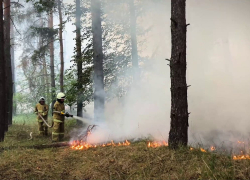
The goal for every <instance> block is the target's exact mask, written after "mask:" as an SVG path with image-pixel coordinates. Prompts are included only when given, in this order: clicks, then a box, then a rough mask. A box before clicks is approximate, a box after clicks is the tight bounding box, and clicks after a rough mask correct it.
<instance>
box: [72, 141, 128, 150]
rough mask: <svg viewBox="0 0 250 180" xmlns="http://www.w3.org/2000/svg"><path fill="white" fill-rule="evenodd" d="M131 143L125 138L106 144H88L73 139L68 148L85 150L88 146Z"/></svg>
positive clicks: (126, 144)
mask: <svg viewBox="0 0 250 180" xmlns="http://www.w3.org/2000/svg"><path fill="white" fill-rule="evenodd" d="M130 144H131V143H130V142H129V141H128V140H126V141H124V142H122V143H120V142H119V143H118V144H115V143H114V141H113V140H112V141H111V142H110V143H107V144H99V145H98V144H89V143H86V142H83V141H78V140H76V141H73V142H72V143H71V146H70V148H71V149H74V150H87V149H89V148H96V147H106V146H129V145H130Z"/></svg>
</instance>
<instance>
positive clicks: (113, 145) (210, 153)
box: [0, 121, 250, 180]
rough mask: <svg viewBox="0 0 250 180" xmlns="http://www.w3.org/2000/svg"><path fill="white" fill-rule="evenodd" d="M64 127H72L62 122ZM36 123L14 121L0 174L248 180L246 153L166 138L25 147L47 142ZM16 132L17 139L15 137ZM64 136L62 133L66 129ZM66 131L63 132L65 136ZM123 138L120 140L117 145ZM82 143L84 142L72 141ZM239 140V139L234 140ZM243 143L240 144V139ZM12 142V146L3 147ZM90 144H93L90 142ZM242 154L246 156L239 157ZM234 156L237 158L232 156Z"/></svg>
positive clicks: (4, 176)
mask: <svg viewBox="0 0 250 180" xmlns="http://www.w3.org/2000/svg"><path fill="white" fill-rule="evenodd" d="M67 123H68V124H67V125H66V130H67V131H66V132H69V130H70V129H71V128H72V127H73V125H74V121H68V122H67ZM30 130H36V125H34V126H33V125H23V124H15V125H14V126H12V127H11V128H10V131H9V132H8V133H7V138H6V142H4V143H0V147H5V149H4V150H2V151H0V159H1V161H0V179H3V180H4V179H6V180H7V179H8V180H9V179H46V180H48V179H72V180H73V179H85V180H87V179H89V180H91V179H145V180H147V179H249V177H250V168H249V167H250V160H248V159H249V158H248V157H249V156H247V155H244V152H243V151H242V153H243V154H240V155H239V156H236V155H235V156H236V159H235V157H234V156H231V155H223V154H221V153H220V154H219V153H218V150H219V147H216V146H211V147H208V148H201V147H190V148H181V149H179V150H176V151H173V150H171V149H169V147H168V145H167V143H166V142H152V141H150V142H149V141H147V140H142V141H140V142H130V141H126V140H125V141H124V142H120V143H119V142H113V141H111V142H108V143H105V144H104V145H103V144H100V145H98V146H97V145H96V147H88V148H82V149H80V148H78V149H77V148H73V149H72V146H71V147H60V148H46V149H41V150H37V149H33V148H27V147H28V146H30V145H34V144H41V145H42V144H50V137H46V138H41V137H38V136H37V135H36V134H35V135H34V140H33V141H28V140H27V139H28V138H29V132H30ZM20 135H22V138H20ZM67 136H68V134H67ZM67 136H66V137H67ZM123 143H124V145H123ZM80 144H81V145H82V146H83V145H86V144H84V141H82V142H81V141H79V142H75V144H72V145H75V147H77V146H78V145H80ZM240 144H243V143H240ZM244 144H245V143H244ZM13 145H15V146H17V147H15V148H12V149H8V148H7V147H11V146H13ZM91 146H95V145H91ZM242 155H244V156H246V158H245V157H244V156H242ZM237 158H240V160H238V159H237Z"/></svg>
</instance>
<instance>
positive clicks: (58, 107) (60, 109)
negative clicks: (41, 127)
mask: <svg viewBox="0 0 250 180" xmlns="http://www.w3.org/2000/svg"><path fill="white" fill-rule="evenodd" d="M54 111H58V112H63V113H65V106H64V103H60V102H58V101H56V102H55V104H54V108H53V112H54ZM53 120H54V122H56V121H57V120H59V121H64V115H62V114H59V113H53Z"/></svg>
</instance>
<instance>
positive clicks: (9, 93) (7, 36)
mask: <svg viewBox="0 0 250 180" xmlns="http://www.w3.org/2000/svg"><path fill="white" fill-rule="evenodd" d="M4 36H5V38H4V39H5V41H4V45H5V46H4V52H5V61H6V70H7V78H6V82H7V83H8V91H7V98H8V104H6V106H7V111H6V113H7V115H8V124H12V104H13V79H12V67H11V55H10V0H4ZM8 124H6V127H5V128H6V129H5V130H6V131H8Z"/></svg>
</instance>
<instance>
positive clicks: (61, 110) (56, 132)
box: [52, 92, 72, 142]
mask: <svg viewBox="0 0 250 180" xmlns="http://www.w3.org/2000/svg"><path fill="white" fill-rule="evenodd" d="M56 98H57V101H56V102H55V104H54V108H53V123H54V125H53V130H52V141H53V142H57V141H61V140H62V139H63V137H64V120H65V116H66V117H72V115H69V114H68V113H65V106H64V99H65V94H64V93H61V92H60V93H58V94H57V97H56Z"/></svg>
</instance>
